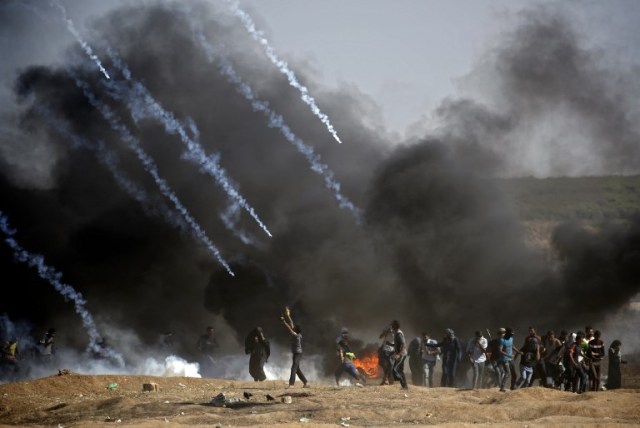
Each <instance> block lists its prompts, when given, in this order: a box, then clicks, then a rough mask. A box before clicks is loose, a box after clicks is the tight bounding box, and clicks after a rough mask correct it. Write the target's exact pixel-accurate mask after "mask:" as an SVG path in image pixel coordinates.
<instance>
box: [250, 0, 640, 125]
mask: <svg viewBox="0 0 640 428" xmlns="http://www.w3.org/2000/svg"><path fill="white" fill-rule="evenodd" d="M540 4H543V5H549V7H558V8H559V7H562V8H564V9H565V10H569V13H571V15H572V16H574V17H575V18H574V19H575V25H576V26H577V27H578V28H582V29H583V31H585V32H588V33H589V37H590V38H591V39H592V41H593V43H594V44H595V45H597V46H600V47H602V48H606V49H608V50H611V51H613V52H612V53H613V54H614V56H615V57H617V58H618V59H619V60H620V59H623V58H629V57H635V58H638V57H640V47H639V46H640V35H639V34H640V33H639V32H638V31H637V30H636V28H637V26H636V23H637V20H638V18H640V2H634V1H633V0H618V1H607V2H606V3H605V2H593V1H580V2H571V1H570V2H557V1H537V0H536V1H524V0H491V1H488V0H453V1H434V0H399V1H385V0H351V1H344V0H325V1H314V0H242V1H241V5H242V6H243V7H245V8H246V9H247V10H248V11H250V12H251V11H254V13H253V14H254V19H255V20H256V22H257V24H258V25H259V26H260V27H261V29H262V30H263V31H264V32H265V33H266V34H267V37H268V39H269V40H270V42H271V43H272V45H273V46H274V47H275V48H276V49H277V51H278V53H279V54H280V55H281V56H283V57H284V58H288V59H293V60H295V61H300V60H302V61H308V62H309V63H310V64H312V65H313V67H314V68H316V69H317V71H318V73H319V77H320V78H321V80H322V81H323V82H325V83H326V84H328V85H339V84H342V83H346V84H354V85H356V86H357V87H358V88H359V89H360V90H361V91H362V92H364V93H365V94H367V95H369V96H371V97H373V99H375V100H376V101H377V102H378V103H379V104H380V106H381V108H382V111H383V117H384V120H385V122H386V125H387V126H388V127H389V128H390V129H393V130H396V131H398V132H403V131H404V130H405V128H406V127H407V125H409V124H411V123H413V122H415V121H417V120H419V119H420V117H421V116H422V115H425V114H428V112H429V111H430V110H431V109H432V108H433V107H435V106H437V104H438V103H439V102H440V100H441V99H442V98H443V97H445V96H447V95H454V94H455V91H456V79H457V78H459V77H461V76H464V75H465V74H467V73H468V72H469V71H470V70H471V68H472V66H473V65H474V63H476V62H477V61H478V60H480V59H481V58H482V56H483V54H484V53H485V52H487V50H488V49H490V48H491V46H492V44H493V42H494V41H495V38H496V37H498V36H499V35H500V34H501V33H502V32H504V31H507V30H508V29H509V28H510V27H511V26H512V25H514V24H515V23H516V21H517V19H518V16H517V15H518V12H519V11H521V10H522V9H523V8H524V7H530V6H532V5H540ZM256 12H257V13H256ZM617 54H620V55H619V56H618V55H617Z"/></svg>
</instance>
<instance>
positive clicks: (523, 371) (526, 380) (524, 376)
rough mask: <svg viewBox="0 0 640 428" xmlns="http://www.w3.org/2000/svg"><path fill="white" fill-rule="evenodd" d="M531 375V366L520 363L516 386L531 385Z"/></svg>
mask: <svg viewBox="0 0 640 428" xmlns="http://www.w3.org/2000/svg"><path fill="white" fill-rule="evenodd" d="M532 376H533V367H529V366H525V365H524V364H520V379H518V384H517V386H518V388H522V387H527V386H530V385H531V377H532Z"/></svg>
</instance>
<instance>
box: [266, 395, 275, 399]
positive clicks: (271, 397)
mask: <svg viewBox="0 0 640 428" xmlns="http://www.w3.org/2000/svg"><path fill="white" fill-rule="evenodd" d="M266 397H267V401H273V400H275V398H274V397H273V395H270V394H267V395H266Z"/></svg>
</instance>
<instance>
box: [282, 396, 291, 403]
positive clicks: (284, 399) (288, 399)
mask: <svg viewBox="0 0 640 428" xmlns="http://www.w3.org/2000/svg"><path fill="white" fill-rule="evenodd" d="M282 402H283V403H284V404H291V403H293V399H292V398H291V396H290V395H285V396H284V397H282Z"/></svg>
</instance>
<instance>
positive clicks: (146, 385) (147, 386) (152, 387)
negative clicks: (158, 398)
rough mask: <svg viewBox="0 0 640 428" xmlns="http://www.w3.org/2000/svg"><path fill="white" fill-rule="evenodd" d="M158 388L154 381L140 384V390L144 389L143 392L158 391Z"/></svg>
mask: <svg viewBox="0 0 640 428" xmlns="http://www.w3.org/2000/svg"><path fill="white" fill-rule="evenodd" d="M159 389H160V387H159V386H158V384H157V383H155V382H150V383H143V384H142V390H143V391H145V392H158V390H159Z"/></svg>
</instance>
